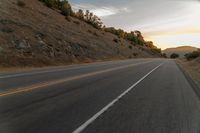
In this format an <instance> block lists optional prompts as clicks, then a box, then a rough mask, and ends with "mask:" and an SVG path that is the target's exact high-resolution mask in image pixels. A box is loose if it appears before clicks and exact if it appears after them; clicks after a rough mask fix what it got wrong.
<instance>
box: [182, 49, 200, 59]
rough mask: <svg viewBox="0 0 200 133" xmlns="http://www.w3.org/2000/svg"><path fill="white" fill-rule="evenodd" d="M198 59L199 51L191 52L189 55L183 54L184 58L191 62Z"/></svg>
mask: <svg viewBox="0 0 200 133" xmlns="http://www.w3.org/2000/svg"><path fill="white" fill-rule="evenodd" d="M198 57H200V49H198V50H197V51H193V52H191V53H187V54H185V58H186V59H187V60H193V59H196V58H198Z"/></svg>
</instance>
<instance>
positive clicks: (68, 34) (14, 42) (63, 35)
mask: <svg viewBox="0 0 200 133" xmlns="http://www.w3.org/2000/svg"><path fill="white" fill-rule="evenodd" d="M23 2H24V3H25V6H24V5H20V4H19V3H18V1H17V0H2V1H0V65H1V66H44V65H59V64H66V63H73V62H76V63H78V62H91V61H96V60H111V59H124V58H135V57H158V56H160V55H159V54H157V53H155V52H154V51H152V50H150V49H149V48H146V47H141V46H134V45H131V44H130V42H128V41H125V40H122V39H119V38H117V37H116V36H114V35H113V34H110V33H107V32H103V31H100V30H97V29H95V28H93V27H92V26H91V25H88V24H87V23H85V22H83V21H80V20H78V19H75V18H72V17H70V18H69V19H66V18H65V17H64V16H62V15H61V14H60V13H59V11H57V10H53V9H50V8H48V7H46V6H44V4H43V3H41V2H39V1H38V0H26V1H23ZM114 39H115V40H116V39H118V40H120V41H118V42H116V41H114Z"/></svg>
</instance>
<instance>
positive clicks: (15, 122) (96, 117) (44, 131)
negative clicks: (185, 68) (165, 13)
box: [0, 59, 200, 133]
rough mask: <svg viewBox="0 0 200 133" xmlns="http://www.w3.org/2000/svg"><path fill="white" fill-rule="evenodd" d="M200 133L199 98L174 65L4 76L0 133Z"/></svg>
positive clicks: (116, 65)
mask: <svg viewBox="0 0 200 133" xmlns="http://www.w3.org/2000/svg"><path fill="white" fill-rule="evenodd" d="M72 132H73V133H200V98H199V97H198V96H197V95H196V93H195V91H194V89H193V88H192V86H191V85H190V83H189V82H188V80H187V79H186V77H185V76H184V74H183V73H182V71H181V70H180V69H179V67H178V66H177V65H176V63H175V61H174V60H164V59H135V60H124V61H111V62H102V63H92V64H84V65H74V66H69V67H57V68H55V67H54V68H43V69H35V70H31V71H26V72H18V73H1V74H0V133H72Z"/></svg>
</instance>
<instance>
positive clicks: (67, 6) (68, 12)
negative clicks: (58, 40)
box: [61, 0, 73, 16]
mask: <svg viewBox="0 0 200 133" xmlns="http://www.w3.org/2000/svg"><path fill="white" fill-rule="evenodd" d="M61 13H62V14H63V15H65V16H70V15H71V14H72V13H73V12H72V8H71V5H70V4H69V3H68V1H67V0H64V1H63V2H62V6H61Z"/></svg>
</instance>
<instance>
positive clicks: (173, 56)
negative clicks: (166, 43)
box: [170, 53, 179, 59]
mask: <svg viewBox="0 0 200 133" xmlns="http://www.w3.org/2000/svg"><path fill="white" fill-rule="evenodd" d="M170 58H172V59H176V58H179V54H177V53H172V54H171V56H170Z"/></svg>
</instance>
